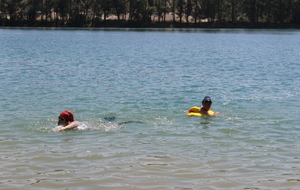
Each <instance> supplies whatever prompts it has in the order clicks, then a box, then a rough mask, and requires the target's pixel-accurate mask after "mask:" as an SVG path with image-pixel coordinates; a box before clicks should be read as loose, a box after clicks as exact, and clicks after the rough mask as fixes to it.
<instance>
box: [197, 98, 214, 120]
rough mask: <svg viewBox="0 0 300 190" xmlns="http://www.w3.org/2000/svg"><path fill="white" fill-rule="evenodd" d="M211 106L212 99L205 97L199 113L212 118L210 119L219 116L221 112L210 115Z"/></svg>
mask: <svg viewBox="0 0 300 190" xmlns="http://www.w3.org/2000/svg"><path fill="white" fill-rule="evenodd" d="M211 105H212V101H211V98H210V97H209V96H205V97H204V99H203V100H202V107H201V109H200V110H199V113H201V114H203V115H207V116H210V117H213V116H216V115H218V114H219V112H214V113H213V114H209V113H208V110H210V106H211Z"/></svg>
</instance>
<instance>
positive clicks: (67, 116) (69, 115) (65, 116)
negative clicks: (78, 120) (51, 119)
mask: <svg viewBox="0 0 300 190" xmlns="http://www.w3.org/2000/svg"><path fill="white" fill-rule="evenodd" d="M58 119H59V120H61V121H64V120H65V121H67V122H73V121H74V116H73V112H71V111H69V110H66V111H63V112H61V113H60V115H59V117H58Z"/></svg>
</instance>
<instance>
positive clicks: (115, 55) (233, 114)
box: [0, 28, 300, 189]
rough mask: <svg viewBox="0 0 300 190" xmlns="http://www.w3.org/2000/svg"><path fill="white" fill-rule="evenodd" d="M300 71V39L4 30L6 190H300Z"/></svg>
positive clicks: (210, 32)
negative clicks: (205, 110)
mask: <svg viewBox="0 0 300 190" xmlns="http://www.w3.org/2000/svg"><path fill="white" fill-rule="evenodd" d="M299 71H300V31H299V30H243V29H232V30H231V29H177V30H176V29H155V30H154V29H72V28H68V29H44V28H31V29H18V28H1V29H0V77H1V80H0V87H1V88H0V89H1V90H0V104H1V114H0V124H1V125H0V145H1V156H0V160H1V166H2V169H1V171H0V185H1V188H4V189H9V188H11V189H19V188H25V189H53V188H64V189H66V188H70V189H247V188H249V189H255V188H256V189H297V188H298V187H299V185H300V178H299V175H300V172H299V162H300V157H299V154H298V153H299V150H300V145H299V142H300V130H299V108H300V100H299V95H300V94H299V92H300V84H299V80H300V73H299ZM204 96H211V97H212V100H213V105H212V110H214V111H218V112H220V115H219V116H217V117H214V118H207V117H206V118H200V117H197V118H190V117H187V116H186V115H185V114H186V112H187V110H188V109H189V108H190V107H193V106H201V100H202V99H203V97H204ZM64 110H72V111H73V112H74V115H75V119H76V120H78V121H80V122H84V123H86V124H87V125H89V126H90V130H87V131H68V132H60V133H57V132H53V129H54V128H55V127H56V123H57V117H58V115H59V113H60V112H61V111H64ZM112 116H114V117H116V120H115V121H113V122H107V121H106V120H104V118H105V117H112ZM124 121H138V122H133V123H128V124H123V125H118V124H117V123H118V122H124Z"/></svg>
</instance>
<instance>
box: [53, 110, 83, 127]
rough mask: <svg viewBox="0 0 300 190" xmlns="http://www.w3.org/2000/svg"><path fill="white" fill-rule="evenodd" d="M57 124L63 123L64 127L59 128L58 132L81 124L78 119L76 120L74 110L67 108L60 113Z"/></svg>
mask: <svg viewBox="0 0 300 190" xmlns="http://www.w3.org/2000/svg"><path fill="white" fill-rule="evenodd" d="M57 125H62V126H63V127H62V128H60V129H58V130H57V132H59V131H63V130H66V129H76V128H77V127H78V125H79V123H78V121H74V115H73V112H71V111H69V110H66V111H63V112H61V113H60V115H59V117H58V122H57Z"/></svg>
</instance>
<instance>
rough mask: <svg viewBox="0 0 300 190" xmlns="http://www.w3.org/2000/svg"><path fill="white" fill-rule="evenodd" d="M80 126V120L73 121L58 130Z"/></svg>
mask: <svg viewBox="0 0 300 190" xmlns="http://www.w3.org/2000/svg"><path fill="white" fill-rule="evenodd" d="M76 127H78V121H73V122H72V123H70V124H69V125H67V126H65V127H62V128H61V129H58V130H57V132H59V131H63V130H65V129H74V128H76Z"/></svg>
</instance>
